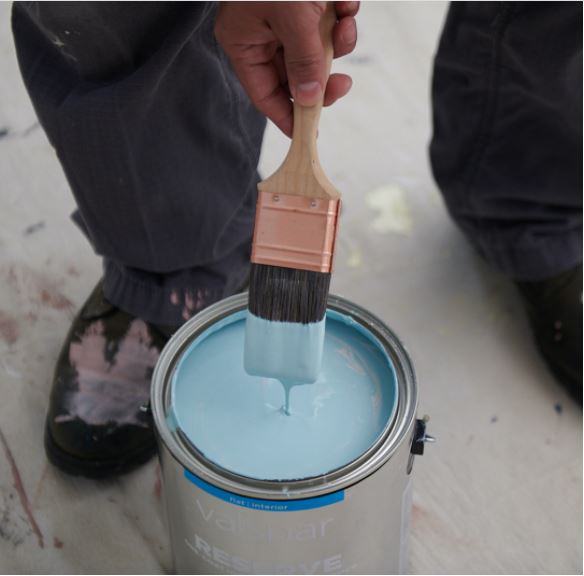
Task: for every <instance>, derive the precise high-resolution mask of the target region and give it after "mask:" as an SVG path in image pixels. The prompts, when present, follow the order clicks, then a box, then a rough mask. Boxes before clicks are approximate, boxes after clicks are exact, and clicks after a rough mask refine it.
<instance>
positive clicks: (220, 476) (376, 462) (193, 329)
mask: <svg viewBox="0 0 584 576" xmlns="http://www.w3.org/2000/svg"><path fill="white" fill-rule="evenodd" d="M247 302H248V295H247V293H241V294H236V295H234V296H231V297H229V298H226V299H224V300H221V301H219V302H217V303H215V304H213V305H212V306H209V307H208V308H206V309H205V310H203V311H202V312H200V313H199V314H197V315H196V316H194V317H193V318H191V319H190V320H189V321H187V322H186V323H185V324H184V325H183V326H182V327H181V328H180V329H179V330H178V331H177V332H176V333H175V334H174V335H173V337H172V338H171V339H170V340H169V341H168V343H167V344H166V346H165V347H164V349H163V350H162V352H161V354H160V357H159V359H158V362H157V364H156V367H155V369H154V373H153V376H152V390H151V400H150V402H151V408H152V415H153V419H154V423H155V428H156V434H157V437H158V439H159V442H160V443H162V444H163V445H164V446H165V447H166V448H167V449H168V450H169V452H170V454H171V455H172V456H173V458H174V459H175V460H176V461H177V462H178V463H179V464H181V465H182V466H183V467H184V468H186V469H187V470H189V471H190V472H192V473H193V474H195V475H196V476H198V477H199V478H201V479H202V480H204V481H205V482H208V483H210V484H212V485H214V486H216V487H218V488H221V489H223V490H226V491H228V492H232V493H234V494H239V495H242V496H247V497H250V498H259V499H270V500H290V499H304V498H313V497H316V496H322V495H323V494H328V493H331V492H335V491H337V490H342V489H344V488H347V487H348V486H351V485H353V484H355V483H357V482H359V481H361V480H363V479H364V478H366V477H367V476H369V475H370V474H372V473H373V472H375V471H376V470H377V469H379V468H380V467H381V466H382V465H383V464H385V463H386V462H387V461H388V460H389V459H390V458H391V456H392V455H393V453H394V452H395V451H396V450H397V448H398V447H399V446H400V445H401V443H402V442H403V441H405V440H406V435H407V434H408V430H409V429H410V426H411V423H412V421H413V420H414V419H415V415H416V409H417V402H418V397H417V386H416V378H415V373H414V369H413V366H412V363H411V361H410V358H409V356H408V354H407V352H406V349H405V347H404V345H403V344H402V342H401V341H400V340H399V338H398V337H397V336H396V335H395V334H394V333H393V332H392V331H391V330H390V329H389V328H388V327H387V326H386V325H385V324H384V323H383V322H382V321H381V320H380V319H379V318H377V317H376V316H374V315H373V314H371V312H369V311H367V310H365V309H364V308H362V307H360V306H358V305H357V304H354V303H352V302H350V301H349V300H347V299H345V298H342V297H340V296H334V295H332V294H330V295H329V297H328V302H327V308H329V309H331V310H335V311H337V312H340V313H342V314H345V315H348V316H349V317H350V318H352V319H353V320H354V321H356V322H358V323H359V324H361V325H362V326H363V327H365V328H366V329H367V330H369V331H370V332H371V333H372V334H373V335H374V336H375V337H376V338H377V340H378V341H379V342H380V343H381V344H382V345H383V347H384V349H385V351H386V353H387V354H388V355H389V356H390V358H391V360H392V362H393V365H394V369H395V373H396V377H397V390H398V393H397V396H398V398H397V410H395V411H394V414H393V418H391V419H390V420H389V421H388V422H387V424H386V425H385V427H384V429H383V432H382V433H381V434H380V435H379V436H378V438H377V440H376V441H375V442H374V443H373V444H372V445H371V446H370V447H369V448H368V449H367V450H366V451H365V452H363V454H361V455H360V456H359V457H357V458H356V459H354V460H352V461H350V462H348V463H347V464H345V465H343V466H341V467H339V468H337V469H335V470H333V471H331V472H329V473H327V474H323V475H320V476H315V477H312V478H303V479H299V480H282V481H279V480H258V479H255V478H249V477H246V476H241V475H238V474H235V473H233V472H231V471H229V470H226V469H225V468H222V467H220V466H218V465H216V464H214V463H213V462H211V461H209V460H207V459H206V458H205V456H204V455H203V454H201V453H200V452H199V451H198V450H197V448H196V447H195V446H194V445H193V444H192V443H191V442H190V441H189V440H188V439H187V438H186V436H185V435H184V434H182V433H181V432H180V430H177V431H174V432H173V431H171V429H170V427H169V425H168V422H167V416H168V415H169V410H168V407H169V405H170V388H171V386H170V379H171V378H170V377H171V375H172V373H173V370H174V366H175V365H176V363H177V361H178V359H179V358H180V356H181V354H182V353H183V352H184V351H185V349H186V348H187V347H188V346H189V345H190V343H191V342H192V341H193V339H194V338H196V337H197V335H199V334H201V333H202V332H203V331H205V330H206V329H207V328H209V327H210V326H212V325H213V324H215V323H216V322H218V321H220V320H221V319H223V318H225V317H226V316H228V315H231V314H233V313H235V312H238V311H240V310H243V309H245V308H247Z"/></svg>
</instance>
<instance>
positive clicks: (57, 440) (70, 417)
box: [45, 282, 168, 478]
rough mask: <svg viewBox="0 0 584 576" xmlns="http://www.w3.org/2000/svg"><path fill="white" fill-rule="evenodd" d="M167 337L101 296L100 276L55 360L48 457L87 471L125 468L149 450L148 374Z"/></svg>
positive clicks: (152, 446) (98, 474)
mask: <svg viewBox="0 0 584 576" xmlns="http://www.w3.org/2000/svg"><path fill="white" fill-rule="evenodd" d="M167 340H168V334H167V335H164V334H163V333H162V332H161V331H159V330H158V329H156V328H155V327H154V326H152V325H149V324H147V323H146V322H144V321H143V320H140V319H138V318H135V317H133V316H131V315H129V314H127V313H126V312H123V311H122V310H120V309H119V308H116V307H115V306H113V305H112V304H110V303H109V302H107V301H106V300H105V298H104V295H103V290H102V286H101V282H100V283H99V284H98V285H97V286H96V288H95V290H94V291H93V293H92V294H91V296H90V297H89V299H88V300H87V302H86V303H85V305H84V306H83V308H82V309H81V312H80V313H79V314H78V316H77V317H76V318H75V320H74V321H73V325H72V326H71V330H70V331H69V334H68V335H67V338H66V340H65V343H64V345H63V348H62V350H61V354H60V356H59V359H58V361H57V366H56V369H55V376H54V382H53V389H52V391H51V398H50V405H49V411H48V415H47V422H46V429H45V448H46V452H47V456H48V458H49V460H50V461H51V462H52V463H53V464H54V465H55V466H57V467H58V468H60V469H61V470H63V471H64V472H67V473H69V474H75V475H83V476H87V477H90V478H103V477H106V476H110V475H114V474H121V473H124V472H128V471H130V470H132V469H133V468H135V467H137V466H139V465H140V464H142V463H144V462H146V461H147V460H149V459H150V458H151V457H152V456H153V455H154V454H155V452H156V442H155V437H154V431H153V423H152V420H151V417H150V414H149V412H148V402H149V398H150V380H151V376H152V371H153V369H154V365H155V364H156V360H157V359H158V355H159V353H160V350H161V349H162V347H163V346H164V344H165V343H166V342H167Z"/></svg>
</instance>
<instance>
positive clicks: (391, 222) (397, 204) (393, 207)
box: [365, 185, 413, 236]
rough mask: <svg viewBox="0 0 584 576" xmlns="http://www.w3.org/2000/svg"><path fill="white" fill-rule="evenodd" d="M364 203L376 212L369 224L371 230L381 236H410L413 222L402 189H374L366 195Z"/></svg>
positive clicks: (386, 187)
mask: <svg viewBox="0 0 584 576" xmlns="http://www.w3.org/2000/svg"><path fill="white" fill-rule="evenodd" d="M365 202H366V204H367V206H368V207H369V208H371V209H373V210H375V211H377V215H376V216H375V218H374V219H373V221H372V222H371V229H372V230H375V231H376V232H379V233H381V234H386V233H388V232H395V233H397V234H404V235H406V236H409V235H410V234H411V232H412V229H413V220H412V215H411V211H410V209H409V206H408V204H407V201H406V194H405V192H404V190H403V189H401V188H399V187H398V186H394V185H388V186H381V187H379V188H375V190H372V191H371V192H369V193H368V194H367V195H366V197H365Z"/></svg>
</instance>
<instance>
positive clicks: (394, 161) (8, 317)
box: [0, 2, 582, 574]
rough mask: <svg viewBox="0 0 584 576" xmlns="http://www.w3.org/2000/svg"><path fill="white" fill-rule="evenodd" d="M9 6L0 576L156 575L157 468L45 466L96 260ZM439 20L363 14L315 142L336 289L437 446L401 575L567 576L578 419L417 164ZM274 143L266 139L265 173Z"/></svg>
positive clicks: (434, 12)
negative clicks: (40, 119)
mask: <svg viewBox="0 0 584 576" xmlns="http://www.w3.org/2000/svg"><path fill="white" fill-rule="evenodd" d="M9 10H10V7H9V4H8V3H2V4H0V23H1V24H0V70H1V73H2V74H1V75H2V82H0V128H2V132H0V134H1V135H2V138H1V139H0V177H1V188H0V195H1V209H0V398H2V401H1V402H0V572H2V573H7V572H17V573H41V572H44V573H46V572H50V573H89V572H102V573H156V572H168V571H170V570H171V560H170V556H169V547H168V542H167V536H166V531H165V528H164V519H163V513H162V508H161V502H160V486H159V481H158V478H157V469H156V463H155V462H151V463H150V464H148V465H147V466H145V467H144V468H142V469H141V470H139V471H138V472H136V473H134V474H131V475H129V476H125V477H123V478H119V479H117V480H114V481H111V482H107V483H98V482H91V481H87V480H81V479H74V478H69V477H67V476H64V475H62V474H60V473H59V472H57V471H56V470H54V469H53V468H52V467H50V466H49V465H48V464H47V461H46V458H45V455H44V452H43V447H42V432H43V421H44V416H45V408H46V405H47V398H48V394H49V390H50V385H51V373H52V369H53V365H54V362H55V360H56V357H57V354H58V352H59V348H60V346H61V342H62V339H63V337H64V336H65V333H66V331H67V329H68V326H69V323H70V321H71V319H72V317H73V315H74V313H75V311H76V309H77V308H78V306H79V305H81V304H82V302H83V301H84V300H85V298H86V296H87V295H88V293H89V291H90V289H91V288H92V287H93V286H94V284H95V282H96V280H97V279H98V277H99V274H100V262H99V260H98V259H97V258H96V257H95V256H94V254H93V253H92V251H91V249H90V247H89V245H88V244H87V242H86V241H85V240H84V239H83V238H82V236H81V234H80V233H79V232H78V231H77V229H76V227H75V226H74V225H73V224H72V223H71V222H70V221H69V219H68V216H69V214H70V212H71V211H72V209H73V201H72V197H71V195H70V192H69V190H68V187H67V183H66V181H65V179H64V177H63V175H62V173H61V170H60V168H59V165H58V162H57V160H56V157H55V154H54V152H53V150H52V149H51V147H50V146H49V144H48V142H47V140H46V138H45V136H44V134H43V132H42V130H41V129H40V128H39V127H38V125H37V124H36V120H35V116H34V113H33V110H32V108H31V106H30V103H29V101H28V98H27V95H26V93H25V91H24V88H23V86H22V84H21V81H20V77H19V74H18V70H17V66H16V61H15V56H14V49H13V46H12V39H11V34H10V30H9ZM444 12H445V4H444V3H441V2H436V3H431V4H425V3H393V4H392V3H379V4H368V3H363V6H362V10H361V14H360V15H359V19H358V21H359V29H360V43H359V48H358V50H357V51H356V52H355V53H354V54H353V55H352V56H350V57H348V58H346V59H345V61H344V62H343V63H340V64H337V65H336V66H337V69H343V70H345V71H348V72H349V73H351V74H352V75H353V78H354V88H353V91H352V93H351V95H350V96H349V97H347V98H346V100H344V101H342V102H340V103H338V104H337V105H335V107H334V108H333V109H330V110H327V111H326V112H325V113H324V114H323V119H322V125H321V131H320V134H321V136H320V149H321V155H322V163H323V165H324V167H325V171H326V172H327V173H328V174H329V175H330V177H331V179H332V181H333V182H335V183H336V184H337V186H338V188H339V189H340V190H341V191H342V192H343V193H344V199H345V211H344V214H343V221H342V227H341V233H340V249H339V254H338V258H337V268H336V275H335V277H334V285H333V291H334V292H337V293H339V294H342V295H344V296H347V297H349V298H351V299H353V300H354V301H355V302H357V303H359V304H361V305H364V306H365V307H368V308H369V309H371V310H372V311H373V312H375V313H376V314H378V315H379V316H380V317H381V318H383V319H384V320H385V321H386V322H387V323H388V324H389V325H390V326H391V327H392V328H393V329H394V330H395V331H396V332H397V333H398V334H399V335H400V336H401V338H402V339H403V340H404V342H405V343H406V345H407V346H408V349H409V351H410V352H411V355H412V357H413V359H414V362H415V365H416V369H417V374H418V379H419V384H420V388H421V405H420V414H421V415H422V414H426V413H427V414H429V415H430V416H431V421H430V430H429V431H430V433H431V434H433V435H435V436H436V437H437V438H438V443H437V444H435V445H433V446H430V447H429V448H428V449H427V451H426V455H424V456H423V458H419V459H418V461H417V463H416V467H415V473H416V480H415V492H414V511H413V518H412V534H411V547H410V548H411V558H410V571H411V572H412V573H541V574H544V573H581V572H582V412H581V411H580V410H579V409H577V408H576V407H575V406H574V405H573V404H572V403H571V401H570V400H569V399H568V397H567V396H566V395H565V394H564V393H563V392H562V391H561V390H560V388H559V387H558V386H557V385H556V383H555V381H554V380H553V378H552V377H551V376H550V375H549V373H548V372H547V370H546V368H545V366H544V365H543V363H542V361H541V360H540V358H539V357H538V355H537V353H536V350H535V349H534V346H533V345H532V343H531V340H530V334H529V330H528V327H527V324H526V320H525V318H524V315H523V313H522V310H521V307H520V302H519V300H518V298H517V296H516V294H515V293H514V291H513V289H512V287H511V286H510V285H509V283H508V282H507V281H506V280H505V279H504V278H502V277H501V276H499V275H498V274H497V273H495V272H493V271H492V270H490V269H489V268H488V267H487V266H486V265H485V264H483V263H482V262H481V261H480V260H479V259H478V258H477V256H476V255H475V254H474V253H473V252H472V251H471V249H470V248H469V246H468V244H467V243H466V241H465V240H464V238H463V237H462V236H461V234H460V233H459V232H458V231H457V230H456V229H455V228H454V226H453V224H452V223H451V221H450V220H449V218H448V216H447V214H446V212H445V210H444V207H443V205H442V201H441V199H440V196H439V194H438V192H437V190H436V187H435V185H434V183H433V181H432V178H431V176H430V172H429V167H428V161H427V153H426V145H427V142H428V139H429V135H430V111H429V98H428V94H429V79H430V70H431V57H432V54H433V51H434V48H435V45H436V40H437V37H438V34H439V30H440V26H441V22H442V20H443V17H444ZM4 130H6V131H7V132H4ZM285 148H286V141H285V140H284V139H283V138H282V137H281V136H280V135H279V134H277V133H276V131H275V130H273V129H272V128H270V129H269V130H268V133H267V136H266V141H265V147H264V154H263V157H262V161H261V167H262V169H263V170H264V173H266V172H269V171H270V170H271V169H274V168H275V167H276V166H277V164H278V163H279V162H280V160H281V159H282V158H283V154H284V151H285ZM20 483H22V487H21V488H20Z"/></svg>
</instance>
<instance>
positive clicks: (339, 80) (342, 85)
mask: <svg viewBox="0 0 584 576" xmlns="http://www.w3.org/2000/svg"><path fill="white" fill-rule="evenodd" d="M352 85H353V80H352V79H351V77H350V76H348V75H347V74H331V75H330V76H329V79H328V83H327V85H326V90H325V93H324V105H325V106H330V105H331V104H334V103H335V102H336V101H337V100H338V99H339V98H342V97H343V96H345V95H346V94H347V92H349V90H350V89H351V86H352Z"/></svg>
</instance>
